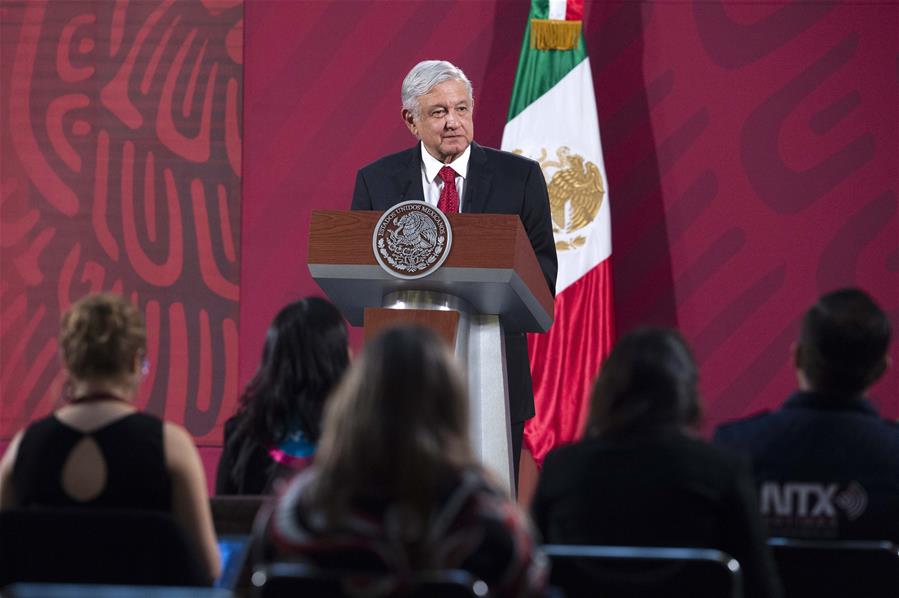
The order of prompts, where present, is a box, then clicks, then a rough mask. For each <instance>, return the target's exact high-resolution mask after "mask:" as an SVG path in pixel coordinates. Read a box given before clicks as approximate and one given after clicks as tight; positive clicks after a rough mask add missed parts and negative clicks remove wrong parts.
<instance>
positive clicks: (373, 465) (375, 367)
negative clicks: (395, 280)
mask: <svg viewBox="0 0 899 598" xmlns="http://www.w3.org/2000/svg"><path fill="white" fill-rule="evenodd" d="M315 463H316V467H317V469H318V475H317V477H316V481H315V483H314V486H313V492H312V502H313V504H314V506H315V507H318V508H320V509H323V510H325V512H326V513H327V515H328V520H329V521H330V522H331V523H332V524H334V523H336V522H338V521H340V520H341V518H342V516H343V515H344V514H345V513H346V512H347V510H348V509H349V508H350V505H351V503H352V502H353V501H354V499H358V498H359V497H362V496H367V495H372V494H373V495H377V496H381V497H383V498H385V499H387V500H390V501H392V502H395V503H399V504H402V505H404V506H406V507H407V508H408V509H409V511H410V512H411V513H412V514H414V515H415V516H417V517H418V519H419V523H424V522H425V521H426V520H427V518H428V516H429V514H430V510H431V509H432V508H433V502H432V500H433V499H434V497H435V494H436V493H437V492H438V486H439V484H440V483H441V481H443V480H445V479H446V477H447V475H448V474H449V475H452V474H453V473H454V472H455V473H459V472H461V471H462V470H463V469H465V468H467V467H471V466H474V465H475V459H474V456H473V453H472V450H471V445H470V442H469V433H468V394H467V391H466V387H465V383H464V381H463V378H462V376H461V374H460V372H459V371H458V369H457V366H456V365H455V363H454V358H453V356H452V354H451V353H450V350H449V348H448V347H447V346H446V344H445V343H444V342H443V340H442V339H441V338H440V337H438V336H437V334H435V333H434V332H432V331H431V330H428V329H426V328H421V327H415V326H405V327H398V328H393V329H390V330H388V331H386V332H384V333H383V334H382V335H380V336H378V337H377V338H375V339H374V340H372V341H371V342H369V343H368V345H367V346H366V347H365V350H364V351H363V352H362V355H361V356H360V357H359V358H358V359H357V360H356V361H355V362H354V364H353V367H352V368H351V369H350V371H349V372H348V373H347V376H346V377H345V378H344V380H343V382H342V383H341V384H340V386H339V387H338V388H337V390H335V392H334V396H333V398H332V400H331V401H330V402H329V404H328V406H327V409H326V415H325V423H324V431H323V433H322V440H321V444H320V445H319V447H318V451H317V453H316V457H315ZM419 529H426V526H424V525H422V527H420V528H419Z"/></svg>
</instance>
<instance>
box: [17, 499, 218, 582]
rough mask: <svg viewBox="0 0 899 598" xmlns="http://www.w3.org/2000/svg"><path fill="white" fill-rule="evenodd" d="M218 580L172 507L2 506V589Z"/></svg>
mask: <svg viewBox="0 0 899 598" xmlns="http://www.w3.org/2000/svg"><path fill="white" fill-rule="evenodd" d="M210 581H211V580H209V579H207V578H206V574H205V571H204V570H203V568H202V566H201V565H200V561H199V558H198V555H197V553H196V550H195V548H194V547H193V546H191V545H190V544H189V542H188V540H187V538H186V537H185V535H184V533H183V532H182V530H181V528H180V527H179V526H178V524H177V523H175V521H174V519H172V517H171V516H170V515H168V514H166V513H160V512H156V511H146V510H124V509H89V508H43V507H41V508H38V507H27V508H19V509H11V510H7V511H0V587H3V586H5V585H7V584H10V583H14V582H47V583H96V584H125V585H166V586H199V585H209V583H210Z"/></svg>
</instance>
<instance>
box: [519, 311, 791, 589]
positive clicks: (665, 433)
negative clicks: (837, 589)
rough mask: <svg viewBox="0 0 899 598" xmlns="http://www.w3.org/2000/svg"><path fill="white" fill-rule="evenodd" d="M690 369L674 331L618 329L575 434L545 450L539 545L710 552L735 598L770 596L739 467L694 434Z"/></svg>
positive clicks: (748, 486) (770, 575)
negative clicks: (737, 570)
mask: <svg viewBox="0 0 899 598" xmlns="http://www.w3.org/2000/svg"><path fill="white" fill-rule="evenodd" d="M697 384H698V376H697V370H696V365H695V363H694V361H693V357H692V356H691V354H690V351H689V349H688V348H687V346H686V344H685V343H684V341H683V340H682V339H681V337H680V335H679V334H677V333H676V332H674V331H671V330H664V329H652V328H645V329H639V330H636V331H634V332H631V333H630V334H627V335H626V336H624V337H623V338H622V339H621V340H619V341H618V343H617V344H616V345H615V347H614V348H613V350H612V353H611V354H610V355H609V357H608V359H606V361H605V363H603V365H602V369H601V370H600V374H599V378H598V379H597V380H596V383H595V385H594V387H593V391H592V394H591V399H590V413H589V416H588V420H587V432H586V434H585V437H584V439H583V440H581V441H580V442H577V443H575V444H571V445H568V446H564V447H561V448H558V449H556V450H554V451H552V452H551V453H550V454H549V455H547V457H546V461H545V463H544V466H543V471H542V472H541V475H540V479H539V481H538V484H537V490H536V494H535V496H534V502H533V505H532V510H533V514H534V520H535V522H536V524H537V527H538V529H539V531H540V532H541V534H542V535H543V541H544V542H545V543H548V544H605V545H624V546H689V547H704V548H715V549H718V550H722V551H724V552H726V553H728V554H730V555H731V556H733V557H735V558H736V559H737V560H738V561H739V562H740V565H741V566H742V567H743V581H744V596H746V598H772V597H775V596H780V587H779V585H778V582H777V577H776V573H775V570H774V564H773V561H772V559H771V554H770V552H769V550H768V547H767V545H766V544H765V533H764V530H763V528H762V523H761V520H760V518H759V515H758V511H757V507H756V502H755V493H754V490H753V484H752V479H751V477H750V475H749V471H748V468H747V467H746V465H745V464H744V463H743V462H742V461H739V460H737V459H735V458H732V457H729V456H728V455H726V454H724V453H722V452H721V451H719V450H718V449H716V448H714V447H712V446H709V445H708V444H706V443H704V442H702V441H701V440H698V439H697V438H695V437H694V436H693V435H692V434H691V431H690V429H691V427H692V426H693V425H694V424H695V423H696V421H697V419H698V417H699V412H700V409H699V397H698V390H697Z"/></svg>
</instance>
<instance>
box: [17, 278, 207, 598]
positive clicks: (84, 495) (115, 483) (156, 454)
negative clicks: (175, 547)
mask: <svg viewBox="0 0 899 598" xmlns="http://www.w3.org/2000/svg"><path fill="white" fill-rule="evenodd" d="M146 340H147V333H146V329H145V326H144V319H143V316H142V315H141V313H140V312H139V311H138V310H137V309H136V308H135V307H134V306H133V305H131V304H130V303H129V302H127V301H126V300H125V299H123V298H122V297H120V296H118V295H113V294H97V295H89V296H87V297H84V298H83V299H81V300H79V301H77V302H76V303H74V304H73V305H72V306H71V308H70V309H69V310H68V311H67V312H66V313H65V315H64V316H63V318H62V325H61V330H60V333H59V347H60V354H61V356H62V361H63V367H64V369H65V371H66V373H67V374H68V381H67V384H66V387H67V393H66V394H67V396H66V397H65V404H64V405H63V406H62V407H60V408H59V409H58V410H56V411H55V412H54V413H53V414H51V415H49V416H48V417H46V418H43V419H41V420H38V421H36V422H33V423H32V424H31V425H29V426H28V427H27V428H26V429H25V430H23V431H21V432H19V433H18V434H17V435H16V436H15V438H14V439H13V441H12V443H11V444H10V446H9V449H8V450H7V451H6V454H5V455H4V456H3V460H2V462H0V509H8V508H14V507H27V506H42V507H87V508H96V509H102V508H107V509H118V508H125V509H149V510H158V511H168V512H171V513H172V515H173V517H174V519H175V521H176V522H177V523H178V524H179V525H180V526H181V528H182V529H183V530H184V532H185V534H186V536H187V537H188V539H189V540H191V541H192V543H193V544H194V545H195V546H196V547H198V548H199V557H200V561H201V563H202V564H203V565H204V567H205V570H206V572H207V574H208V576H209V579H210V581H211V580H212V579H214V578H215V577H217V576H218V575H219V567H220V565H219V556H218V549H217V546H216V541H215V533H214V531H213V526H212V515H211V513H210V509H209V500H208V496H207V493H206V481H205V476H204V473H203V467H202V464H201V462H200V457H199V454H198V453H197V449H196V447H195V446H194V444H193V440H192V439H191V437H190V435H189V434H188V433H187V431H185V430H184V428H182V427H180V426H177V425H175V424H171V423H167V422H163V421H161V420H160V419H158V418H156V417H154V416H152V415H149V414H145V413H141V412H139V411H138V410H137V408H136V407H135V405H134V399H135V398H136V396H137V392H138V388H139V385H140V381H141V379H142V377H143V373H144V372H143V370H144V369H145V367H146V363H145V354H146V344H147V343H146Z"/></svg>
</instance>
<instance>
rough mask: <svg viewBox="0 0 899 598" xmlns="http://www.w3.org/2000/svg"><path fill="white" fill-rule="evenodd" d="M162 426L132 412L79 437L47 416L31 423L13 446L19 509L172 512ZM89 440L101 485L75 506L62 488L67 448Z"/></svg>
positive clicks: (63, 424) (70, 449) (67, 427)
mask: <svg viewBox="0 0 899 598" xmlns="http://www.w3.org/2000/svg"><path fill="white" fill-rule="evenodd" d="M162 430H163V422H162V420H160V419H159V418H157V417H154V416H152V415H148V414H145V413H132V414H129V415H126V416H124V417H122V418H120V419H117V420H115V421H113V422H110V423H109V424H106V425H105V426H103V427H101V428H99V429H97V430H94V431H92V432H87V433H86V432H81V431H80V430H77V429H75V428H72V427H70V426H68V425H66V424H65V423H63V422H61V421H60V420H59V419H57V418H56V416H55V415H50V416H49V417H46V418H44V419H41V420H38V421H36V422H34V423H33V424H31V425H30V426H29V427H28V428H27V429H26V430H25V434H24V435H23V437H22V441H21V443H20V444H19V450H18V454H17V456H16V462H15V465H14V466H13V473H12V479H13V487H14V488H15V492H16V498H17V502H18V505H19V506H21V507H28V506H41V507H98V508H123V509H150V510H158V511H171V510H172V482H171V479H170V477H169V474H168V471H167V469H166V464H165V450H164V445H163V435H162ZM85 436H90V437H92V438H93V439H94V441H95V442H96V443H97V446H98V447H99V451H100V453H101V454H102V455H103V459H104V460H105V462H106V485H105V486H104V488H103V490H102V491H101V492H100V494H99V495H97V496H96V497H95V498H93V499H90V500H87V501H80V500H76V499H74V498H72V497H71V496H69V495H68V494H67V493H66V492H65V490H64V489H63V486H62V472H63V467H64V466H65V463H66V460H67V459H68V457H69V454H70V453H71V452H72V449H74V448H75V446H76V445H77V444H78V442H79V441H80V440H81V439H83V438H84V437H85Z"/></svg>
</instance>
